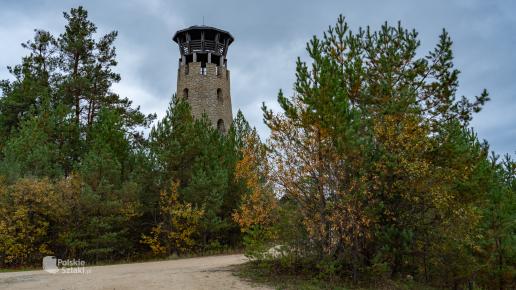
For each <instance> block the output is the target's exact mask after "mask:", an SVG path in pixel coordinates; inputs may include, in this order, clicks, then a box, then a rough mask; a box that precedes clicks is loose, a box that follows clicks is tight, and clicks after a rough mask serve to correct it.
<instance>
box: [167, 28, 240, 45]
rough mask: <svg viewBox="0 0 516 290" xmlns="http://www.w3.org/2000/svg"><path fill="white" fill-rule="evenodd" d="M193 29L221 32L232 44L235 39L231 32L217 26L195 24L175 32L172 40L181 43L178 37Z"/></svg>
mask: <svg viewBox="0 0 516 290" xmlns="http://www.w3.org/2000/svg"><path fill="white" fill-rule="evenodd" d="M192 31H212V32H214V33H220V34H221V36H222V37H223V38H227V39H228V40H229V42H228V45H229V44H231V43H232V42H233V41H234V40H235V38H234V37H233V35H231V33H229V32H227V31H225V30H222V29H219V28H216V27H212V26H206V25H193V26H190V27H188V28H185V29H181V30H178V31H177V32H176V33H175V34H174V37H172V40H173V41H174V42H177V43H179V41H178V38H179V37H180V36H181V35H183V34H185V33H186V32H192Z"/></svg>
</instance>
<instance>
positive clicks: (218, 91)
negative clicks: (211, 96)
mask: <svg viewBox="0 0 516 290" xmlns="http://www.w3.org/2000/svg"><path fill="white" fill-rule="evenodd" d="M217 100H218V101H219V102H222V101H224V98H223V96H222V89H221V88H218V89H217Z"/></svg>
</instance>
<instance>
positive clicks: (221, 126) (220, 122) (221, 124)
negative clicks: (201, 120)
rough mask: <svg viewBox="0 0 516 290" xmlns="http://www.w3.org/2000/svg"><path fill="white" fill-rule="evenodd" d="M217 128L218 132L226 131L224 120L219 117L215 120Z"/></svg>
mask: <svg viewBox="0 0 516 290" xmlns="http://www.w3.org/2000/svg"><path fill="white" fill-rule="evenodd" d="M217 129H218V130H219V132H220V133H226V126H224V120H222V119H219V120H218V121H217Z"/></svg>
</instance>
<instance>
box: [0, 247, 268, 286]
mask: <svg viewBox="0 0 516 290" xmlns="http://www.w3.org/2000/svg"><path fill="white" fill-rule="evenodd" d="M246 261H247V259H246V258H245V257H244V256H243V255H228V256H212V257H201V258H192V259H180V260H171V261H160V262H147V263H135V264H121V265H111V266H98V267H88V268H86V269H91V273H90V274H63V273H58V274H49V273H47V272H44V271H28V272H9V273H0V289H42V290H44V289H52V290H53V289H59V290H61V289H63V290H64V289H66V290H71V289H92V290H96V289H102V290H108V289H109V290H119V289H145V290H151V289H269V288H263V287H258V286H256V285H254V286H253V285H251V284H250V283H248V282H245V281H242V280H240V279H239V278H238V277H236V276H234V275H233V274H232V273H231V271H230V269H229V268H228V266H231V265H236V264H241V263H244V262H246Z"/></svg>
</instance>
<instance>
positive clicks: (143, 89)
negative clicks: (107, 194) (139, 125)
mask: <svg viewBox="0 0 516 290" xmlns="http://www.w3.org/2000/svg"><path fill="white" fill-rule="evenodd" d="M79 5H82V6H84V7H85V8H86V9H87V10H88V12H89V17H90V19H91V20H92V21H93V22H94V23H95V24H96V25H97V26H98V30H99V32H100V33H107V32H109V31H111V30H117V31H118V33H119V37H118V40H117V41H116V47H117V53H118V61H119V65H118V71H119V73H120V74H121V76H122V81H121V82H120V83H119V84H116V86H115V87H114V90H115V91H116V92H118V93H120V94H121V95H122V96H124V97H129V98H130V99H132V100H133V102H134V103H135V104H136V105H139V106H141V109H142V110H143V111H144V112H145V113H157V114H158V117H162V116H163V115H164V113H165V110H166V108H167V105H168V102H169V100H170V97H171V95H172V94H173V93H174V92H175V89H176V79H177V63H178V62H177V60H178V58H179V50H178V48H177V45H176V44H175V43H173V42H172V41H171V38H172V35H173V34H174V32H175V31H176V30H179V29H182V28H185V27H188V26H191V25H196V24H202V21H203V17H204V19H205V20H204V22H205V24H206V25H210V26H216V27H218V28H221V29H224V30H227V31H229V32H231V34H232V35H233V36H234V37H235V42H234V43H233V44H232V45H231V46H230V49H229V53H228V67H229V69H230V70H231V90H232V102H233V112H234V114H235V113H236V111H237V110H238V109H240V110H242V111H243V112H244V114H245V116H246V118H247V119H248V120H249V122H250V123H251V124H252V125H253V126H256V127H257V128H258V129H259V131H260V133H261V135H262V136H263V137H265V136H267V134H268V131H267V129H266V128H265V126H264V125H263V122H262V115H261V110H260V106H261V103H262V102H265V103H266V104H268V105H269V106H270V107H272V108H277V105H276V96H277V93H278V90H279V89H280V88H281V89H283V90H284V91H285V92H286V93H287V94H291V92H292V84H293V82H294V73H295V71H294V68H295V60H296V58H297V57H298V56H300V57H301V58H303V59H306V54H305V51H304V50H305V43H306V41H307V40H309V39H310V38H311V37H312V36H313V35H321V34H322V33H323V31H325V30H326V29H327V27H328V25H330V24H333V23H335V20H336V19H337V17H338V15H339V14H343V15H344V16H345V17H346V19H347V20H348V22H349V24H350V26H351V28H352V29H353V30H356V29H357V28H358V27H359V26H362V27H364V26H367V25H369V26H371V27H372V28H374V29H377V28H378V27H379V26H380V25H381V24H382V23H383V22H384V21H388V22H390V23H392V24H395V23H396V22H397V21H398V20H400V21H401V22H402V25H403V26H404V27H406V28H415V29H416V30H417V31H418V32H419V33H420V39H421V42H422V47H421V50H420V53H421V54H423V53H426V52H427V51H428V50H430V49H431V48H432V47H433V46H434V45H435V43H436V42H437V40H438V35H439V33H440V32H441V30H442V29H443V28H446V29H447V30H448V31H449V32H450V34H451V37H452V39H453V41H454V47H453V48H454V53H455V64H456V67H457V68H458V69H460V70H461V71H462V74H461V75H460V90H459V95H466V96H475V95H477V94H479V93H480V92H481V90H482V89H483V88H486V89H487V90H488V91H489V92H490V94H491V99H492V100H491V101H490V102H489V103H488V104H487V105H486V106H485V108H484V109H483V111H482V112H480V113H479V114H477V115H476V116H475V117H474V120H473V122H472V126H473V127H474V128H475V130H476V131H477V132H478V135H479V137H480V138H481V139H487V140H488V141H489V143H490V144H491V146H492V147H491V148H492V149H493V150H495V151H496V152H497V153H511V154H512V155H515V151H516V16H515V13H516V1H511V0H507V1H473V0H462V1H449V0H448V1H446V0H443V1H435V0H434V1H410V0H407V1H380V0H378V1H364V0H362V1H344V0H340V1H279V0H275V1H265V0H261V1H242V0H235V1H222V0H221V1H193V0H189V1H162V0H142V1H136V0H125V1H7V0H0V79H6V78H10V76H9V74H8V72H7V69H6V66H8V65H15V64H18V63H20V60H21V57H22V56H23V55H25V54H26V51H24V49H22V48H21V46H20V43H22V42H25V41H26V40H28V39H31V38H32V37H33V30H34V29H35V28H40V29H45V30H49V31H51V32H53V33H54V34H55V35H59V34H60V33H61V32H62V30H63V27H64V25H65V20H64V18H63V17H62V12H63V11H68V10H69V9H70V8H72V7H76V6H79Z"/></svg>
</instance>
